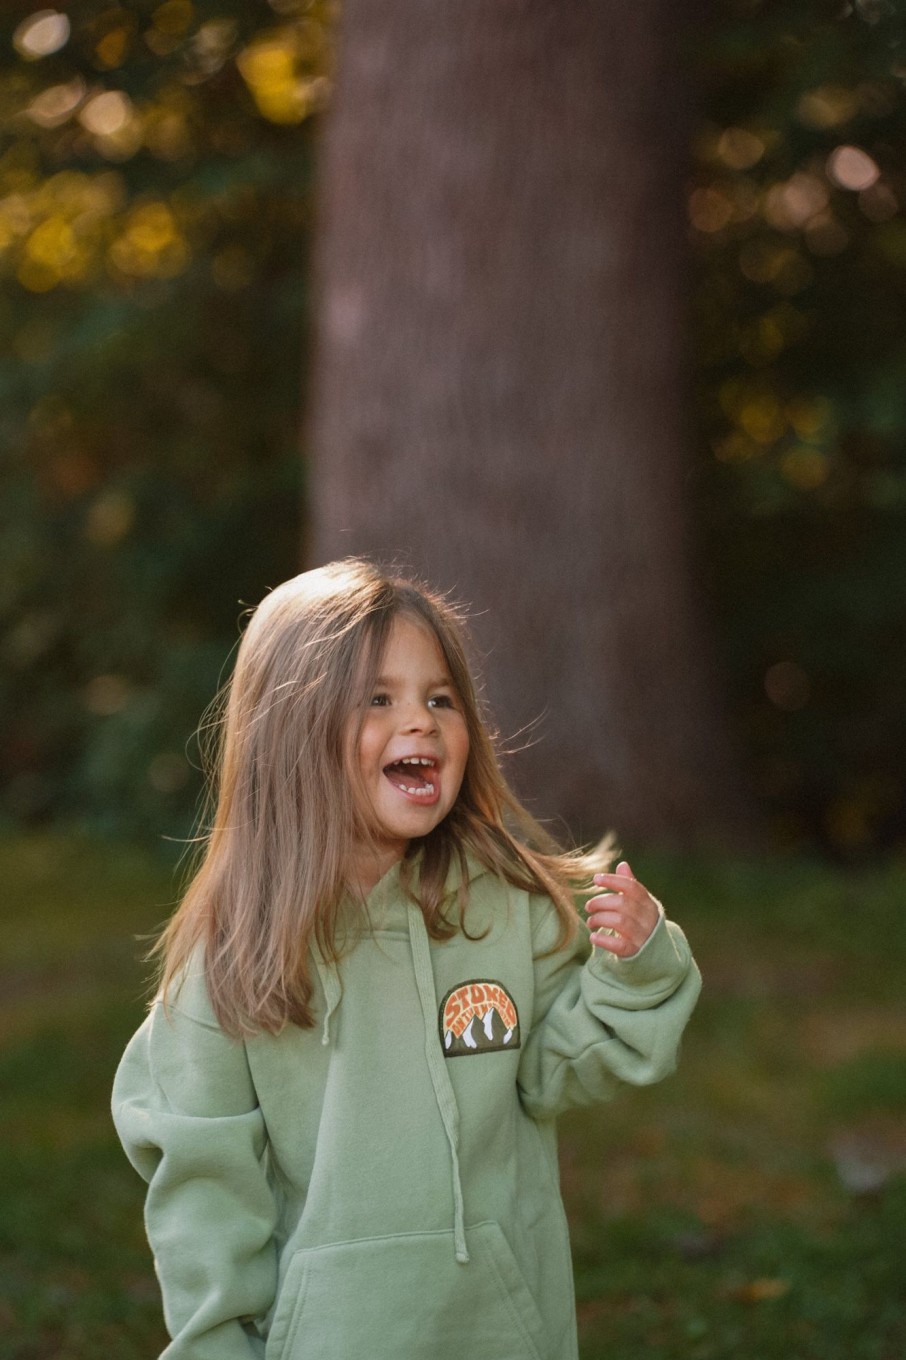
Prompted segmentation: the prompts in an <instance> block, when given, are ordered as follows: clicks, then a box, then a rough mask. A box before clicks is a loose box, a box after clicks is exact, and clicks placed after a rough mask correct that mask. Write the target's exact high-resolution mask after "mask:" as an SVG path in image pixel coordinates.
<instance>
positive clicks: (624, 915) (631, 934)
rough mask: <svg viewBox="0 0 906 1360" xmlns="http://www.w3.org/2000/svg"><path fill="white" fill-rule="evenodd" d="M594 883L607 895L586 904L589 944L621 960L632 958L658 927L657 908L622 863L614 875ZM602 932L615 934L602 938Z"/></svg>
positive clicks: (652, 899)
mask: <svg viewBox="0 0 906 1360" xmlns="http://www.w3.org/2000/svg"><path fill="white" fill-rule="evenodd" d="M593 882H594V884H595V887H597V888H606V889H607V892H604V893H601V894H600V895H599V896H598V897H591V898H589V900H588V901H587V902H586V903H585V910H586V912H587V913H588V925H589V928H590V929H591V932H592V934H591V942H592V944H595V945H597V946H598V948H599V949H607V950H609V951H610V953H611V954H617V955H619V957H620V958H624V959H628V958H631V957H632V955H633V954H637V953H638V952H639V950H640V949H641V947H642V945H643V944H644V943H645V941H646V940H647V939H648V936H649V935H650V934H651V932H652V931H653V930H654V927H655V926H656V925H657V923H658V920H659V918H660V914H661V910H660V906H659V904H658V903H657V902H656V901H655V899H654V898H653V897H652V896H651V893H650V892H649V891H648V889H647V888H646V887H645V885H644V883H640V882H639V880H638V879H637V878H636V876H635V874H634V873H633V872H632V870H631V869H630V867H629V865H628V863H627V862H626V860H625V859H624V860H621V861H620V863H619V864H618V865H617V871H616V873H615V874H595V876H594V879H593ZM605 930H614V931H616V934H615V935H605V934H602V933H601V932H602V931H605Z"/></svg>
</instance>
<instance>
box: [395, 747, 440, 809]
mask: <svg viewBox="0 0 906 1360" xmlns="http://www.w3.org/2000/svg"><path fill="white" fill-rule="evenodd" d="M436 771H437V761H435V760H430V759H429V758H428V757H427V756H407V757H406V758H405V759H404V760H395V761H394V762H393V763H392V764H391V765H385V766H384V775H385V776H386V778H387V779H389V781H390V783H391V784H392V785H393V787H394V788H395V789H398V790H399V791H400V793H405V794H407V795H408V797H410V798H414V799H417V800H418V801H419V802H420V803H430V802H433V801H434V799H435V798H436V797H437V796H439V791H440V787H439V784H438V782H437V776H436Z"/></svg>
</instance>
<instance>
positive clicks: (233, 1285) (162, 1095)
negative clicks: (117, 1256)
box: [113, 984, 277, 1360]
mask: <svg viewBox="0 0 906 1360" xmlns="http://www.w3.org/2000/svg"><path fill="white" fill-rule="evenodd" d="M202 989H203V984H202ZM189 990H196V991H197V990H198V989H197V988H196V989H189V988H184V989H183V992H186V991H189ZM191 999H192V998H191V997H190V998H188V1002H189V1009H188V1010H187V1009H186V1002H184V997H183V993H181V994H180V997H179V1002H180V1004H179V1006H178V1007H177V1006H171V1007H169V1010H168V1013H165V1012H164V1008H163V1006H162V1004H161V1003H160V1002H159V1001H158V1002H156V1003H155V1005H154V1008H153V1010H152V1011H151V1013H150V1015H149V1016H148V1018H147V1019H146V1021H145V1023H144V1024H143V1025H142V1027H141V1029H139V1031H138V1032H137V1034H136V1035H135V1036H134V1037H133V1039H132V1041H131V1042H130V1044H129V1046H128V1048H127V1049H126V1052H125V1054H124V1055H123V1058H122V1061H121V1063H120V1066H119V1069H118V1071H117V1074H116V1080H115V1083H114V1089H113V1117H114V1122H115V1124H116V1128H117V1132H118V1133H119V1136H120V1139H121V1140H122V1143H123V1146H124V1148H125V1150H126V1154H127V1156H128V1157H129V1160H130V1161H131V1162H132V1165H133V1166H134V1167H135V1169H136V1170H137V1171H138V1173H139V1174H140V1175H141V1176H143V1177H144V1179H145V1180H146V1181H147V1182H148V1196H147V1200H146V1205H145V1223H146V1227H147V1231H148V1240H149V1242H150V1243H151V1249H152V1251H153V1252H154V1259H155V1268H156V1270H157V1275H158V1279H159V1280H160V1286H161V1292H162V1294H163V1304H164V1319H165V1321H166V1324H167V1330H168V1331H169V1333H170V1336H171V1337H172V1343H171V1344H170V1345H169V1346H168V1347H167V1348H166V1350H165V1351H164V1353H163V1356H162V1357H161V1360H255V1358H256V1357H259V1358H260V1357H261V1356H262V1355H263V1353H264V1343H263V1341H261V1340H260V1339H259V1336H258V1334H257V1332H256V1331H255V1329H254V1327H253V1326H252V1325H251V1324H252V1321H253V1319H255V1318H260V1317H261V1316H262V1315H264V1314H265V1313H267V1311H268V1309H269V1308H270V1306H271V1303H272V1302H273V1299H274V1294H275V1292H276V1287H277V1265H276V1252H275V1247H274V1238H273V1234H274V1227H275V1221H276V1208H275V1202H274V1198H273V1195H272V1193H271V1190H270V1187H269V1185H268V1181H267V1176H266V1173H265V1169H264V1154H265V1146H266V1133H265V1128H264V1120H263V1118H262V1115H261V1111H260V1109H259V1108H258V1105H257V1100H256V1097H255V1091H254V1086H253V1083H252V1079H251V1076H250V1073H249V1069H248V1063H247V1060H246V1055H245V1047H244V1045H243V1044H242V1043H240V1042H237V1041H234V1040H232V1039H229V1038H228V1037H227V1036H226V1035H224V1033H223V1032H222V1030H220V1029H219V1028H218V1026H217V1025H216V1022H215V1021H214V1019H213V1013H211V1015H210V1019H209V1018H207V1017H206V1016H205V1015H204V1014H203V1013H202V1014H198V1013H192V1011H193V1010H194V1009H195V1008H193V1007H192V1006H191ZM204 1003H205V1005H207V998H206V994H205V997H204ZM198 1009H201V1008H200V1007H199V1008H198ZM244 1323H245V1324H246V1325H243V1324H244Z"/></svg>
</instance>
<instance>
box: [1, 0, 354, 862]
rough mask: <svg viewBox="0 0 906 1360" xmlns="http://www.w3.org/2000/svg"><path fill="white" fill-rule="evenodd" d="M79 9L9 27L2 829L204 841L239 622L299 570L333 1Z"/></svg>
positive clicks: (4, 72)
mask: <svg viewBox="0 0 906 1360" xmlns="http://www.w3.org/2000/svg"><path fill="white" fill-rule="evenodd" d="M68 13H69V16H70V18H69V19H67V18H66V16H65V15H63V14H60V13H57V12H56V11H53V10H44V11H38V12H37V14H32V6H29V5H21V4H16V5H13V4H10V5H8V6H6V7H4V11H3V15H2V19H0V53H2V56H0V61H2V67H0V116H2V119H3V123H4V125H5V131H6V133H7V137H6V140H5V148H4V151H3V154H2V156H0V271H2V273H3V275H4V276H5V277H4V283H5V287H4V291H3V297H2V302H0V346H2V348H0V353H2V356H3V357H2V360H0V426H2V440H3V450H4V459H3V469H2V473H0V477H2V483H0V487H2V509H0V617H2V620H3V625H4V638H3V642H2V678H0V706H2V708H3V710H4V711H5V712H6V713H8V714H10V715H14V717H15V722H14V724H13V725H12V726H11V727H10V728H8V730H7V734H6V736H5V737H4V739H3V745H2V750H0V770H2V776H3V782H4V784H5V793H4V795H3V796H4V802H3V812H4V813H5V814H6V816H7V818H11V819H16V820H18V819H25V820H33V819H36V818H44V817H47V816H49V815H54V816H62V817H75V818H81V819H83V820H86V821H88V822H90V823H92V824H94V825H96V826H98V827H104V826H106V827H109V828H111V829H123V828H127V827H128V828H129V829H131V830H133V831H136V832H139V831H144V832H147V834H149V835H150V836H159V835H160V834H161V833H162V832H163V833H165V834H176V835H180V834H185V833H186V832H187V830H188V829H189V826H190V823H191V815H192V808H193V805H194V802H195V798H196V795H197V788H198V777H197V771H196V769H195V768H194V766H195V765H197V754H196V753H195V751H194V748H193V747H192V746H191V744H188V745H187V742H188V738H189V734H190V733H192V731H193V729H194V728H195V726H196V724H197V722H198V719H199V716H200V714H201V712H202V710H203V708H204V707H205V705H206V704H207V702H208V701H209V700H210V698H211V697H212V695H213V693H214V690H215V689H216V687H217V684H218V681H219V680H220V679H222V678H225V674H226V668H227V663H228V657H229V652H230V649H231V648H232V646H233V645H234V643H235V641H236V636H237V618H238V615H239V611H240V607H241V602H247V603H254V602H256V601H257V600H258V599H259V598H260V597H261V595H262V594H263V593H264V591H265V590H266V589H267V588H268V587H270V586H273V585H275V584H277V583H278V582H279V581H281V580H283V579H285V577H287V576H289V575H292V574H293V572H294V571H296V570H298V560H299V553H300V546H301V545H300V535H301V522H300V507H301V468H300V460H299V452H298V425H299V415H298V411H299V388H300V377H301V372H302V364H303V346H304V319H305V243H306V237H307V222H308V218H309V214H310V210H311V189H310V182H311V135H310V131H309V124H310V115H311V114H312V113H313V112H314V111H315V110H316V109H317V108H319V107H320V106H321V104H322V102H323V100H324V97H325V92H326V89H327V84H328V69H329V65H328V56H329V52H328V45H327V42H326V38H325V33H326V31H327V19H328V15H327V6H326V5H325V4H323V3H320V2H319V0H315V2H313V3H307V2H306V0H298V2H296V0H280V3H276V0H275V4H274V5H273V6H271V5H268V4H266V3H264V2H263V0H261V2H260V3H248V2H247V0H245V2H243V3H239V0H235V3H230V2H229V0H197V2H196V3H189V0H165V3H163V4H160V3H158V4H151V3H148V4H129V5H125V6H123V5H119V6H117V5H111V4H109V3H106V4H105V3H88V2H87V0H85V2H83V3H80V4H78V5H75V6H71V7H69V10H68ZM70 20H71V28H70Z"/></svg>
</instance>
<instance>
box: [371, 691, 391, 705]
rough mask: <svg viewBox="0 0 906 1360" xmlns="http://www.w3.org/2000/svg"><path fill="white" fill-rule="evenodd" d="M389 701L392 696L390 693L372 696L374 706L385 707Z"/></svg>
mask: <svg viewBox="0 0 906 1360" xmlns="http://www.w3.org/2000/svg"><path fill="white" fill-rule="evenodd" d="M389 703H390V696H389V695H388V694H372V696H371V707H372V708H384V707H386V705H387V704H389Z"/></svg>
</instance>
